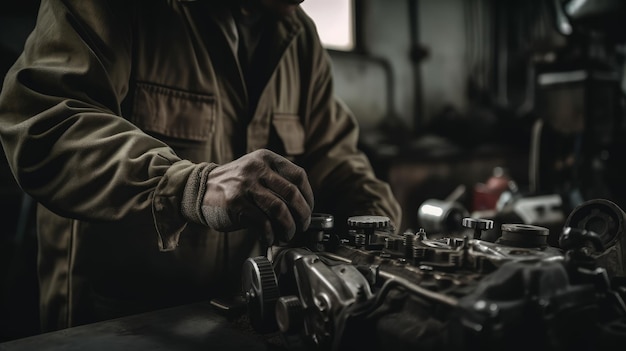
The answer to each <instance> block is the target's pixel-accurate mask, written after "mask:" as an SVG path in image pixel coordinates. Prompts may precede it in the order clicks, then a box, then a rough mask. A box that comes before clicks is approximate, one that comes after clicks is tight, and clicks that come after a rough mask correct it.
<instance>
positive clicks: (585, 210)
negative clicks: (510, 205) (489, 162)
mask: <svg viewBox="0 0 626 351" xmlns="http://www.w3.org/2000/svg"><path fill="white" fill-rule="evenodd" d="M625 219H626V215H625V214H624V212H623V211H622V209H621V208H619V207H618V206H617V205H615V203H613V202H611V201H608V200H604V199H596V200H591V201H587V202H585V203H583V204H581V205H579V206H578V207H577V208H575V209H574V211H572V212H571V213H570V215H569V217H568V218H567V220H566V222H565V226H563V228H562V231H561V232H560V233H558V235H559V238H558V243H559V245H558V247H554V246H550V245H548V240H547V238H548V235H549V230H548V229H547V228H544V227H541V226H536V225H529V224H516V223H505V224H502V226H501V228H500V229H501V235H500V237H499V238H497V239H496V240H495V241H487V240H483V239H481V235H482V233H483V232H484V231H486V230H489V229H492V227H493V221H491V220H488V219H480V218H471V217H464V218H462V219H461V223H460V226H459V227H460V228H462V229H460V230H458V231H455V232H448V233H427V232H425V231H424V230H423V229H420V230H418V231H416V232H413V231H406V232H404V233H402V234H395V233H394V230H393V229H392V228H390V223H389V219H388V218H387V217H384V216H355V217H351V218H349V219H348V228H349V229H348V231H347V233H335V232H334V231H333V224H334V223H333V220H334V219H333V216H332V215H329V214H320V213H318V214H314V217H313V220H312V224H311V227H310V228H309V230H308V231H307V232H306V233H304V235H301V236H299V238H300V241H299V242H297V243H290V244H289V245H288V246H285V247H282V246H281V247H272V248H270V249H269V250H268V255H267V256H259V257H254V258H250V259H248V260H247V261H246V262H245V264H244V267H243V276H242V291H243V294H244V295H245V300H246V305H247V315H248V316H249V319H250V322H251V324H252V326H253V327H254V329H255V330H256V331H258V332H260V333H264V334H272V333H276V334H279V335H280V337H281V338H282V340H283V342H284V344H285V345H286V346H287V348H289V349H304V350H347V349H351V350H475V349H476V350H503V349H506V350H528V349H533V350H571V349H576V350H608V349H623V347H624V345H626V305H625V303H624V300H625V299H626V278H625V275H626V274H625V270H626V267H624V262H626V235H625V234H624V221H625Z"/></svg>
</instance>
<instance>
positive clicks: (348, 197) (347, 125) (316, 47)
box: [303, 21, 402, 231]
mask: <svg viewBox="0 0 626 351" xmlns="http://www.w3.org/2000/svg"><path fill="white" fill-rule="evenodd" d="M309 23H310V21H309ZM310 26H311V27H310V28H309V30H308V32H309V35H310V38H309V39H308V40H309V41H310V43H312V44H311V45H312V47H313V55H312V67H311V76H312V79H311V82H310V87H309V90H308V91H309V97H308V101H309V105H308V107H307V110H308V114H307V118H306V119H305V120H306V128H305V129H306V144H305V145H306V150H307V151H306V155H305V157H304V160H303V165H304V167H305V169H307V171H308V174H309V179H310V182H311V186H312V187H313V189H314V191H315V195H316V197H315V204H316V209H315V210H316V211H324V212H330V213H333V214H334V215H335V224H336V227H338V228H339V230H341V228H343V227H344V225H345V222H346V221H347V217H349V216H353V215H384V216H388V217H389V218H390V219H391V221H392V224H393V225H394V226H395V229H396V231H397V230H398V229H399V228H398V227H397V226H399V225H400V223H401V214H402V212H401V208H400V205H399V203H398V202H397V200H396V198H395V197H394V195H393V193H392V191H391V188H390V186H389V184H387V183H386V182H384V181H382V180H380V179H377V177H376V175H375V173H374V171H373V169H372V166H371V164H370V163H369V160H368V159H367V157H366V156H365V154H364V153H362V152H361V151H360V150H359V149H358V148H357V142H358V136H359V129H358V124H357V121H356V119H355V117H354V115H353V114H352V113H351V111H350V110H349V109H348V107H347V106H346V105H345V104H343V103H342V102H341V101H340V100H339V99H338V98H337V97H336V96H335V95H334V91H333V81H332V70H331V63H330V57H329V56H328V54H327V52H326V51H325V50H324V49H323V48H322V46H321V43H320V41H319V38H318V37H317V34H316V32H315V29H314V27H312V24H310ZM381 93H382V92H381Z"/></svg>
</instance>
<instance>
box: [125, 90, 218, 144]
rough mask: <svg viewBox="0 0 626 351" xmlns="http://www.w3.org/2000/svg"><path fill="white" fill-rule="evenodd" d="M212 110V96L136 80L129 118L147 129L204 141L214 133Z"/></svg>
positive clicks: (214, 111)
mask: <svg viewBox="0 0 626 351" xmlns="http://www.w3.org/2000/svg"><path fill="white" fill-rule="evenodd" d="M215 113H216V101H215V97H214V96H211V95H203V94H195V93H190V92H185V91H181V90H177V89H172V88H168V87H163V86H158V85H153V84H148V83H139V84H137V89H136V90H135V99H134V105H133V114H132V117H131V120H132V121H133V123H135V124H136V125H137V126H138V127H139V128H142V129H144V130H147V131H150V132H155V133H159V134H162V135H165V136H168V137H172V138H180V139H188V140H196V141H205V140H207V139H208V138H209V136H210V135H211V133H212V132H213V128H214V123H215Z"/></svg>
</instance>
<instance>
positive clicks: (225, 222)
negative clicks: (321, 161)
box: [202, 150, 313, 245]
mask: <svg viewBox="0 0 626 351" xmlns="http://www.w3.org/2000/svg"><path fill="white" fill-rule="evenodd" d="M206 185H207V186H206V192H205V193H204V198H203V200H202V214H203V215H204V218H205V219H206V221H207V223H208V225H209V226H210V227H212V228H214V229H217V230H222V231H228V230H235V229H240V228H244V227H246V228H251V229H253V230H257V231H259V232H260V233H261V238H262V239H265V241H266V243H267V244H268V245H271V244H273V243H274V241H275V240H280V241H283V242H288V241H289V240H291V238H292V237H293V235H294V234H295V233H296V231H304V230H306V229H307V228H308V226H309V224H310V222H311V211H312V209H313V191H312V190H311V185H310V184H309V180H308V178H307V175H306V173H305V172H304V170H303V169H302V168H300V167H298V166H296V165H294V164H293V163H292V162H290V161H289V160H287V159H285V158H283V157H282V156H280V155H278V154H275V153H273V152H271V151H269V150H257V151H254V152H251V153H249V154H247V155H244V156H242V157H240V158H239V159H237V160H234V161H232V162H230V163H227V164H224V165H221V166H218V167H216V168H215V169H213V170H212V171H211V172H210V173H209V175H208V179H207V184H206Z"/></svg>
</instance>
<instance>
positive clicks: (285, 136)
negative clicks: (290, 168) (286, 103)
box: [272, 113, 304, 156]
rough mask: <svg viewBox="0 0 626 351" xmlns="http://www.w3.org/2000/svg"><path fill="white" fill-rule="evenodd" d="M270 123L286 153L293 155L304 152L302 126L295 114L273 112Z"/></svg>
mask: <svg viewBox="0 0 626 351" xmlns="http://www.w3.org/2000/svg"><path fill="white" fill-rule="evenodd" d="M272 125H273V126H274V129H275V130H276V134H277V135H278V137H279V139H280V140H281V141H282V143H283V146H284V148H285V153H286V154H287V155H290V156H295V155H301V154H303V153H304V127H303V126H302V123H301V122H300V118H299V117H298V116H297V115H292V114H286V113H275V114H274V116H273V117H272Z"/></svg>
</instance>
